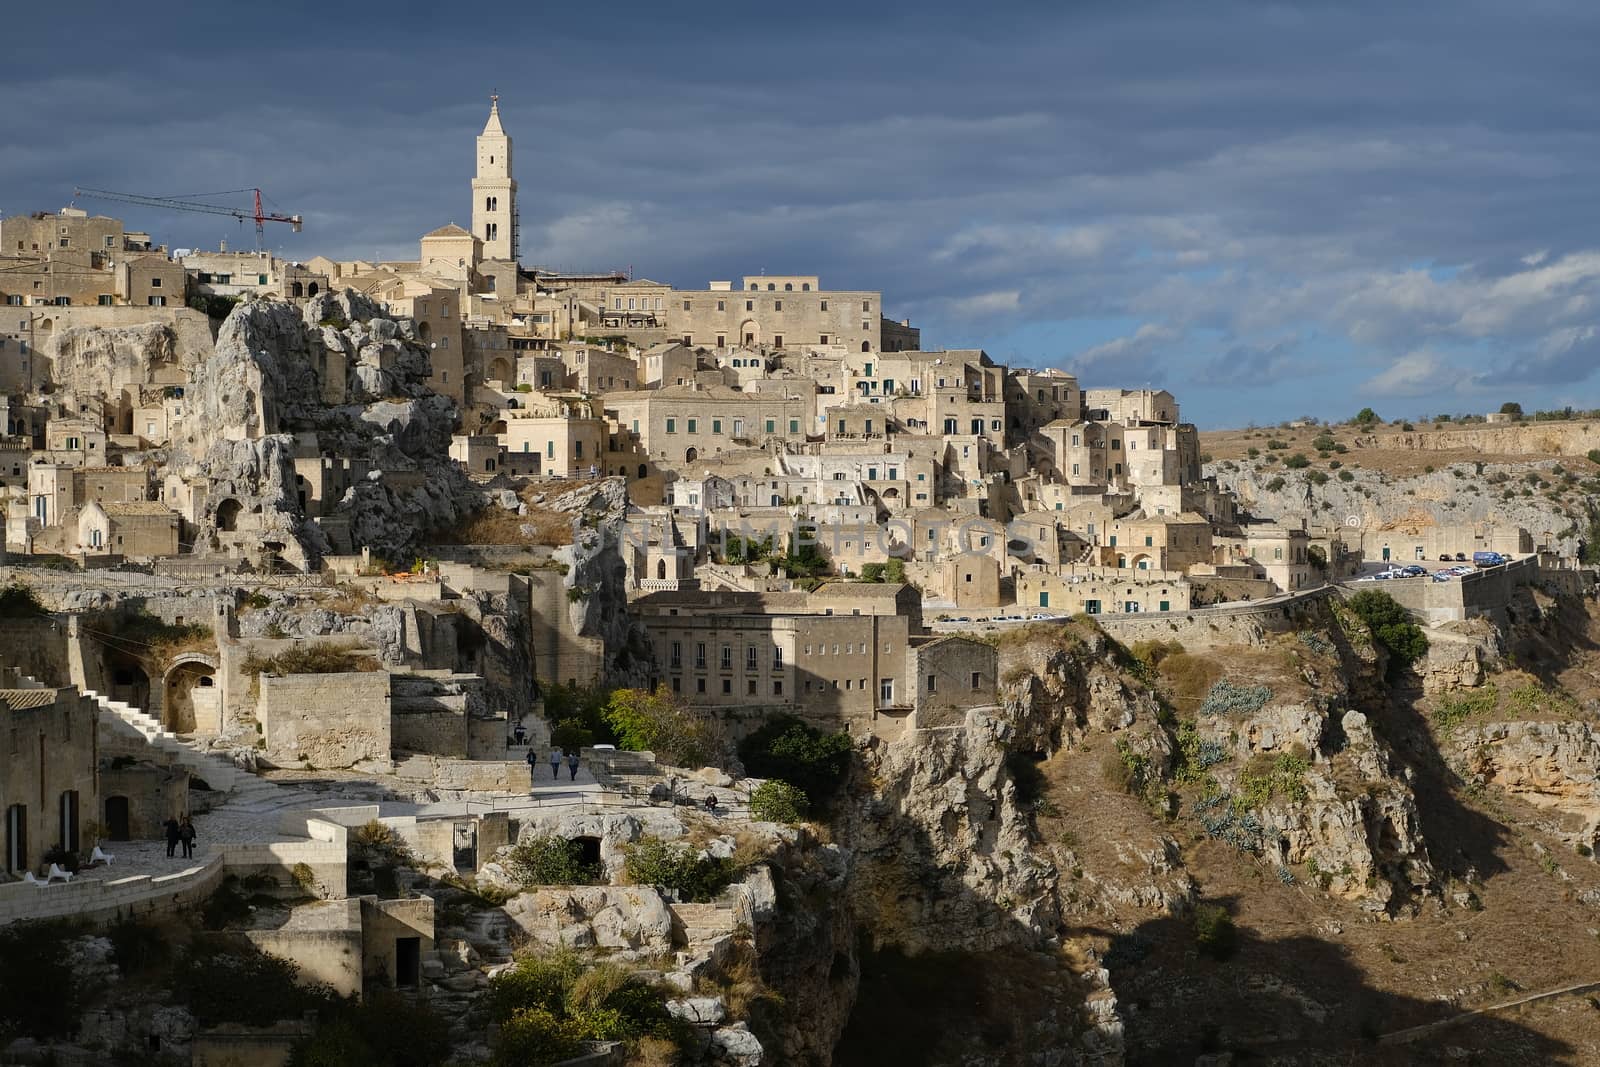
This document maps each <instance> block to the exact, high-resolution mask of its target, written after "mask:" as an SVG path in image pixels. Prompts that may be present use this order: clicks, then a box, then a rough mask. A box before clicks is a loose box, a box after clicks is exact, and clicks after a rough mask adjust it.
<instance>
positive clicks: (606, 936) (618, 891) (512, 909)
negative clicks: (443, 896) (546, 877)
mask: <svg viewBox="0 0 1600 1067" xmlns="http://www.w3.org/2000/svg"><path fill="white" fill-rule="evenodd" d="M505 913H506V915H507V916H509V917H510V919H511V921H512V923H514V924H515V925H516V927H517V928H518V929H519V930H521V931H522V932H523V933H524V934H526V935H527V936H528V937H529V938H531V939H532V940H534V941H536V942H538V943H539V944H541V945H546V946H549V947H552V948H554V947H560V946H565V947H567V948H593V949H610V950H613V951H618V952H630V953H640V954H644V955H650V954H656V953H663V952H670V951H671V950H672V912H671V910H670V909H668V907H667V904H666V901H664V900H663V899H662V898H661V894H660V893H659V892H658V891H656V890H655V889H652V888H651V887H649V886H604V885H597V886H562V887H559V888H557V887H551V888H542V889H536V890H533V891H532V892H528V893H519V894H517V895H516V896H514V897H512V898H511V899H510V900H507V901H506V903H505Z"/></svg>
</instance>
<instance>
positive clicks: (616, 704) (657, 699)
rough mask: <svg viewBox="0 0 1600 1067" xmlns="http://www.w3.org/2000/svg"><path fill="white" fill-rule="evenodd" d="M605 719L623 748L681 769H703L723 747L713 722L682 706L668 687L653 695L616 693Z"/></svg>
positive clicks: (661, 688)
mask: <svg viewBox="0 0 1600 1067" xmlns="http://www.w3.org/2000/svg"><path fill="white" fill-rule="evenodd" d="M605 720H606V724H607V725H608V726H610V727H611V729H612V730H613V731H615V733H616V737H617V744H619V745H621V746H622V747H623V748H626V749H631V750H633V751H635V752H654V753H655V754H656V756H657V757H659V758H660V759H662V760H663V761H665V762H667V763H671V764H674V765H676V766H680V767H703V766H705V765H706V764H707V763H709V762H711V760H712V759H714V758H715V757H716V755H717V750H718V748H719V747H720V746H719V744H718V736H717V734H716V732H715V730H714V729H713V725H712V720H711V719H709V718H707V717H706V716H703V715H700V714H697V713H696V712H693V711H691V710H689V709H688V708H686V707H684V706H683V705H682V704H680V703H678V701H677V699H676V698H675V697H673V695H672V693H671V692H669V691H668V690H667V689H666V688H665V687H657V688H656V690H655V692H653V693H652V692H647V691H645V690H643V689H618V690H616V691H615V692H613V693H612V694H611V699H610V700H609V701H608V702H607V703H606V710H605Z"/></svg>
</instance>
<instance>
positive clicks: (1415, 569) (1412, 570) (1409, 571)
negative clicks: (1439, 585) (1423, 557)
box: [1400, 563, 1428, 578]
mask: <svg viewBox="0 0 1600 1067" xmlns="http://www.w3.org/2000/svg"><path fill="white" fill-rule="evenodd" d="M1400 571H1401V573H1403V574H1404V575H1405V576H1406V577H1407V578H1420V577H1422V576H1423V575H1424V574H1427V573H1428V568H1426V567H1423V566H1419V565H1418V564H1415V563H1413V564H1411V566H1409V567H1401V568H1400Z"/></svg>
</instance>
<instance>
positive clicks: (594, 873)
mask: <svg viewBox="0 0 1600 1067" xmlns="http://www.w3.org/2000/svg"><path fill="white" fill-rule="evenodd" d="M504 864H505V867H506V869H507V871H508V872H510V874H511V876H512V877H513V878H515V879H516V880H517V881H518V882H519V883H521V884H522V885H525V886H527V885H594V884H596V883H597V882H599V881H600V869H599V867H598V866H596V865H594V864H587V863H584V862H583V848H582V846H580V845H579V844H578V843H577V842H576V841H569V840H567V839H566V838H564V837H557V836H555V835H554V834H546V835H544V836H542V837H535V838H533V839H532V840H530V841H525V842H523V843H522V844H520V845H518V846H516V847H515V848H513V849H512V850H511V852H510V853H509V854H508V855H507V856H506V858H505V860H504Z"/></svg>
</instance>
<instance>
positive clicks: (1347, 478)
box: [1339, 471, 1356, 482]
mask: <svg viewBox="0 0 1600 1067" xmlns="http://www.w3.org/2000/svg"><path fill="white" fill-rule="evenodd" d="M1339 480H1340V481H1341V482H1353V481H1355V480H1356V476H1355V475H1354V474H1353V473H1352V472H1350V471H1340V472H1339Z"/></svg>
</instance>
